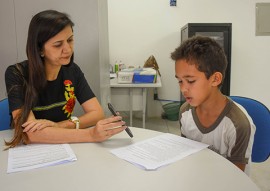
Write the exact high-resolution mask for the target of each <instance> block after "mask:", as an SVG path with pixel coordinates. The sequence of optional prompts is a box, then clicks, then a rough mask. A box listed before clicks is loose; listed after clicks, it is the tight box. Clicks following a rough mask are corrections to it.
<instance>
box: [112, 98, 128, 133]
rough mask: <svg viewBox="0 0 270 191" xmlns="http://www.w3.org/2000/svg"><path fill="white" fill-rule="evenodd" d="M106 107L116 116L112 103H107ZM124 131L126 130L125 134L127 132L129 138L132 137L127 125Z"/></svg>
mask: <svg viewBox="0 0 270 191" xmlns="http://www.w3.org/2000/svg"><path fill="white" fill-rule="evenodd" d="M108 108H109V110H110V111H111V112H112V114H113V115H114V116H117V114H116V111H115V110H114V108H113V106H112V104H110V103H108ZM125 131H126V132H127V134H128V135H129V136H130V137H131V138H132V137H133V134H132V132H131V130H130V129H129V128H128V127H127V128H126V129H125Z"/></svg>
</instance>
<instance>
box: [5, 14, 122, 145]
mask: <svg viewBox="0 0 270 191" xmlns="http://www.w3.org/2000/svg"><path fill="white" fill-rule="evenodd" d="M73 26H74V24H73V22H72V21H71V20H70V19H69V17H68V16H67V15H66V14H64V13H60V12H57V11H54V10H46V11H43V12H40V13H38V14H37V15H35V16H34V17H33V18H32V20H31V22H30V26H29V30H28V39H27V45H26V52H27V58H28V60H26V61H23V62H21V63H18V64H15V65H11V66H9V67H8V68H7V70H6V73H5V81H6V88H7V93H8V99H9V107H10V111H11V112H12V117H13V121H12V127H14V129H15V131H14V137H13V139H12V140H11V141H10V142H6V145H7V146H8V147H15V146H17V145H18V144H21V143H23V144H28V143H74V142H101V141H104V140H106V139H108V138H109V137H111V136H112V135H114V134H117V133H119V132H121V131H123V130H124V129H125V128H126V126H124V122H123V121H121V119H122V118H121V117H120V116H116V117H110V118H107V119H103V118H104V113H103V110H102V108H101V106H100V104H99V102H98V100H97V98H96V97H95V95H94V93H93V92H92V90H91V88H90V87H89V85H88V83H87V81H86V79H85V77H84V74H83V73H82V71H81V70H80V68H79V66H78V65H76V64H75V63H74V62H73V56H74V55H73V28H72V27H73ZM76 99H77V100H78V101H79V103H80V104H81V106H82V108H83V110H84V112H85V113H84V115H82V116H80V117H79V118H78V117H75V116H71V115H72V112H73V109H74V106H75V102H76ZM93 125H95V127H92V128H86V127H89V126H93ZM116 126H120V128H113V127H116Z"/></svg>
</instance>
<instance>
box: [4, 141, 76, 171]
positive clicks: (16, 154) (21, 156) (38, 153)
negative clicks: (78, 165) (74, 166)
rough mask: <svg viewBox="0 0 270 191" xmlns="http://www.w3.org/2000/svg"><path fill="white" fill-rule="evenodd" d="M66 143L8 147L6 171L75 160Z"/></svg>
mask: <svg viewBox="0 0 270 191" xmlns="http://www.w3.org/2000/svg"><path fill="white" fill-rule="evenodd" d="M76 160H77V158H76V156H75V154H74V152H73V151H72V149H71V147H70V145H68V144H32V145H22V146H18V147H15V148H11V149H9V153H8V168H7V173H12V172H19V171H24V170H30V169H35V168H41V167H46V166H52V165H57V164H62V163H66V162H71V161H76Z"/></svg>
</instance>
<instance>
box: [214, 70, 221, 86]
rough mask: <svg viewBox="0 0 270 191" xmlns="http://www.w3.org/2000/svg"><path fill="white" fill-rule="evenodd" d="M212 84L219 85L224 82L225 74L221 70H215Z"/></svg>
mask: <svg viewBox="0 0 270 191" xmlns="http://www.w3.org/2000/svg"><path fill="white" fill-rule="evenodd" d="M211 78H212V79H211V80H212V85H213V86H219V85H220V84H221V82H222V78H223V75H222V74H221V73H220V72H215V73H214V74H213V75H212V77H211Z"/></svg>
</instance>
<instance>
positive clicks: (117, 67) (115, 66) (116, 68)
mask: <svg viewBox="0 0 270 191" xmlns="http://www.w3.org/2000/svg"><path fill="white" fill-rule="evenodd" d="M118 70H119V65H118V63H117V61H115V65H114V72H115V73H117V72H118Z"/></svg>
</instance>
